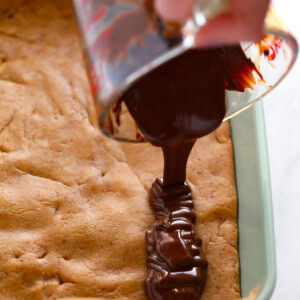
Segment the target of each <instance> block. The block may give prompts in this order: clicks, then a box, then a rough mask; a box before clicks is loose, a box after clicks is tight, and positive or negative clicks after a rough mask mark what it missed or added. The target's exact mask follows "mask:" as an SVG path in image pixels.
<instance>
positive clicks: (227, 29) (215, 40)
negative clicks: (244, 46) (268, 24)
mask: <svg viewBox="0 0 300 300" xmlns="http://www.w3.org/2000/svg"><path fill="white" fill-rule="evenodd" d="M261 34H262V25H256V26H251V25H249V23H248V22H244V21H243V20H242V19H240V18H234V17H231V16H228V15H223V16H220V17H217V18H216V19H214V20H213V21H211V22H210V23H209V24H208V25H206V26H205V27H203V28H201V29H200V30H199V32H198V33H197V34H196V39H195V42H196V45H197V46H198V47H212V46H217V45H222V44H223V45H224V44H225V45H228V44H236V43H238V42H239V41H257V40H259V39H260V38H261Z"/></svg>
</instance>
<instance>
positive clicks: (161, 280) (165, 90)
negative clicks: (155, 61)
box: [121, 46, 259, 300]
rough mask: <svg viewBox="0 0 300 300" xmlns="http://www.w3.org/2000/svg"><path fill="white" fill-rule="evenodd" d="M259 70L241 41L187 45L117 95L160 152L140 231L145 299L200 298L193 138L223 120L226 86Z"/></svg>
mask: <svg viewBox="0 0 300 300" xmlns="http://www.w3.org/2000/svg"><path fill="white" fill-rule="evenodd" d="M253 71H254V72H256V73H257V74H258V75H259V72H258V71H257V70H256V68H255V66H254V64H253V63H252V62H251V61H250V60H249V59H247V58H246V56H245V54H244V52H243V50H242V49H241V47H240V46H232V47H227V48H218V49H210V50H189V51H188V52H186V53H184V54H183V55H181V56H179V57H176V58H175V59H173V60H171V61H169V62H167V63H166V64H164V65H162V66H160V67H159V68H157V69H156V70H154V71H153V72H151V73H150V74H148V75H147V76H146V77H144V78H142V79H140V80H139V81H137V82H136V83H135V84H134V85H133V86H132V87H131V88H130V89H129V90H128V91H127V92H126V93H125V94H124V95H123V96H122V98H121V101H125V103H126V105H127V108H128V110H129V112H130V113H131V115H132V116H133V118H134V119H135V121H136V123H137V124H138V126H139V128H140V130H141V132H142V133H143V135H144V136H145V137H146V138H147V139H148V140H149V141H150V142H151V143H152V144H153V145H155V146H158V147H161V148H162V150H163V154H164V175H163V179H157V180H156V181H155V183H154V184H153V186H152V188H151V190H150V194H149V199H150V204H151V206H152V208H153V210H154V212H155V217H156V221H155V222H154V224H153V225H152V227H151V229H150V230H149V231H148V232H147V234H146V248H147V254H148V260H147V267H148V275H147V279H146V281H145V291H146V294H147V297H148V299H153V300H168V299H170V300H171V299H172V300H173V299H175V300H183V299H189V300H193V299H195V300H196V299H199V298H200V297H201V294H202V292H203V289H204V286H205V282H206V274H207V266H208V264H207V260H206V258H205V254H204V251H203V249H202V246H201V245H202V242H201V240H200V239H199V238H198V237H196V235H195V232H194V225H195V221H196V215H195V212H194V210H193V208H194V205H193V200H192V193H191V189H190V187H189V186H188V184H187V183H186V165H187V161H188V157H189V154H190V152H191V150H192V148H193V146H194V144H195V141H196V139H197V138H200V137H203V136H205V135H207V134H209V133H211V132H212V131H214V130H215V129H216V128H218V127H219V126H220V124H221V123H222V121H223V119H224V116H225V113H226V105H225V89H229V90H237V91H244V89H245V88H252V87H253V85H254V84H255V80H254V75H253V73H254V72H253Z"/></svg>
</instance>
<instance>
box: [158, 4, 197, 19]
mask: <svg viewBox="0 0 300 300" xmlns="http://www.w3.org/2000/svg"><path fill="white" fill-rule="evenodd" d="M194 2H195V1H194V0H155V8H156V11H157V12H158V14H159V15H160V16H161V17H163V18H164V19H166V20H167V21H181V20H184V19H185V18H187V17H189V16H190V15H191V14H192V9H193V5H194Z"/></svg>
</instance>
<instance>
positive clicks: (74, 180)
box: [0, 0, 239, 300]
mask: <svg viewBox="0 0 300 300" xmlns="http://www.w3.org/2000/svg"><path fill="white" fill-rule="evenodd" d="M0 2H1V4H0V299H1V300H2V299H3V300H4V299H6V300H11V299H22V300H26V299H30V300H35V299H58V298H60V297H70V296H77V297H96V298H98V299H144V298H145V296H144V292H143V288H142V285H143V280H144V278H145V274H146V268H145V249H144V235H145V231H146V230H147V229H148V228H149V227H150V225H151V223H152V222H153V213H152V211H151V209H150V208H149V205H148V201H147V190H148V189H149V187H150V185H151V183H152V181H153V180H154V179H155V178H156V177H157V176H160V175H161V174H162V156H161V153H160V150H159V149H157V148H153V147H152V146H150V145H129V144H122V145H121V144H118V143H116V142H114V141H112V140H109V139H107V138H105V137H103V135H102V134H101V133H100V131H99V129H98V128H97V125H96V115H95V110H94V107H93V101H92V98H91V96H90V91H89V86H88V82H87V78H86V74H85V70H84V67H83V61H82V56H81V50H80V45H79V42H78V38H77V34H76V28H75V24H74V20H73V16H72V10H71V5H70V1H67V0H55V1H53V0H52V1H51V0H43V1H41V0H23V1H22V0H14V1H11V0H10V1H8V0H5V1H3V0H2V1H0ZM188 180H189V183H190V184H191V186H192V188H193V193H194V198H195V205H196V210H197V215H198V219H197V233H198V234H199V236H200V237H201V238H202V239H203V241H204V246H205V249H206V252H207V257H208V260H209V272H208V283H207V287H206V289H205V293H204V296H203V299H205V300H207V299H236V298H239V281H238V275H239V265H238V254H237V250H236V247H237V225H236V192H235V183H234V171H233V161H232V146H231V140H230V131H229V127H228V124H224V125H223V126H222V127H221V128H220V129H219V130H218V131H217V132H216V133H213V134H211V135H210V136H208V137H206V138H203V139H202V140H201V141H199V142H198V143H197V145H196V147H195V149H194V150H193V153H192V157H191V159H190V162H189V165H188Z"/></svg>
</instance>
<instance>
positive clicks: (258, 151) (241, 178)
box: [230, 103, 276, 300]
mask: <svg viewBox="0 0 300 300" xmlns="http://www.w3.org/2000/svg"><path fill="white" fill-rule="evenodd" d="M230 123H231V131H232V140H233V148H234V161H235V172H236V185H237V193H238V228H239V258H240V282H241V296H242V297H247V296H248V295H249V293H250V292H251V291H252V290H254V289H255V288H259V293H258V296H257V299H259V300H266V299H270V297H271V295H272V292H273V290H274V286H275V281H276V259H275V243H274V228H273V209H272V196H271V185H270V174H269V161H268V148H267V139H266V131H265V121H264V111H263V106H262V103H257V104H256V105H254V106H253V107H252V108H250V109H248V110H247V111H245V112H243V113H241V114H240V115H238V116H237V117H235V118H233V119H232V120H231V121H230Z"/></svg>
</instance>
